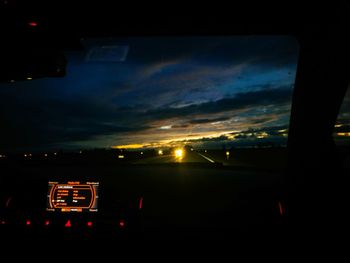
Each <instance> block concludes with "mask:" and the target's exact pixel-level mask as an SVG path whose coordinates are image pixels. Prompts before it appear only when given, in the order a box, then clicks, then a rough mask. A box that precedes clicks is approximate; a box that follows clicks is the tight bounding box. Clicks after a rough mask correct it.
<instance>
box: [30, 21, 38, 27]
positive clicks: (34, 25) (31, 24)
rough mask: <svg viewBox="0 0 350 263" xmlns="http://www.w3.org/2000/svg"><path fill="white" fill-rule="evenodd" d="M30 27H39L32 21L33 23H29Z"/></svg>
mask: <svg viewBox="0 0 350 263" xmlns="http://www.w3.org/2000/svg"><path fill="white" fill-rule="evenodd" d="M28 25H29V26H31V27H36V26H38V23H37V22H34V21H32V22H29V23H28Z"/></svg>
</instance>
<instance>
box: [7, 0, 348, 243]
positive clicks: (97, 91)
mask: <svg viewBox="0 0 350 263" xmlns="http://www.w3.org/2000/svg"><path fill="white" fill-rule="evenodd" d="M103 2H104V1H101V2H100V3H98V4H97V3H95V4H94V5H93V4H88V3H85V4H84V5H82V6H81V5H80V6H79V5H78V4H73V3H68V2H65V1H57V2H55V3H39V2H36V1H26V2H25V3H22V2H20V1H14V0H13V1H12V0H7V1H3V0H1V1H0V6H1V9H0V21H1V23H0V24H1V26H0V30H1V31H0V34H1V43H0V46H1V49H0V137H1V138H0V189H1V190H0V238H1V239H2V240H9V239H15V240H41V241H47V240H100V241H104V240H108V241H110V240H114V241H124V240H132V241H136V240H218V239H219V240H230V241H234V240H241V239H242V238H247V239H250V238H252V237H257V238H262V239H264V237H266V236H270V237H271V236H272V237H275V238H276V239H277V240H281V239H283V238H290V237H292V236H299V237H300V236H302V237H312V238H322V237H324V236H325V234H331V235H332V234H333V235H336V234H339V233H344V222H346V218H347V216H346V214H347V212H346V207H347V202H346V200H347V190H346V187H347V182H348V175H349V174H350V173H349V165H348V162H349V153H350V148H349V147H350V144H349V143H350V100H349V93H347V89H348V86H349V77H350V72H349V65H348V64H349V60H350V49H349V47H350V42H349V32H350V30H349V25H348V24H347V23H346V15H347V13H349V11H350V6H349V5H348V4H347V3H345V2H344V3H342V4H339V5H335V4H334V6H323V5H322V4H319V6H317V7H315V6H313V7H306V6H304V5H301V4H300V5H299V4H295V5H294V6H288V7H287V8H283V7H281V6H275V7H274V8H272V7H271V6H270V5H268V4H266V3H264V4H259V5H256V6H253V7H249V6H244V5H243V4H242V5H234V6H233V7H231V8H228V6H226V7H225V6H220V7H219V5H217V6H216V7H212V6H206V5H205V4H203V7H202V8H201V9H199V8H190V7H185V6H182V5H180V4H178V5H176V6H171V5H170V6H169V7H167V8H165V9H164V10H163V9H158V8H157V9H153V8H152V7H151V6H148V9H143V7H142V6H141V5H140V6H138V8H139V9H138V10H137V11H136V10H135V8H136V7H135V6H132V4H126V3H123V4H120V3H119V4H118V5H117V6H116V7H113V6H112V4H107V3H103ZM140 10H144V11H143V12H141V13H139V11H140ZM275 10H277V11H275ZM256 21H257V22H256Z"/></svg>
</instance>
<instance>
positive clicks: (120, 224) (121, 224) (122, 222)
mask: <svg viewBox="0 0 350 263" xmlns="http://www.w3.org/2000/svg"><path fill="white" fill-rule="evenodd" d="M119 226H120V228H123V227H124V226H125V222H124V220H120V221H119Z"/></svg>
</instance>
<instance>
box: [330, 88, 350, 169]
mask: <svg viewBox="0 0 350 263" xmlns="http://www.w3.org/2000/svg"><path fill="white" fill-rule="evenodd" d="M333 137H334V141H335V143H336V145H337V148H338V151H339V153H340V155H341V157H342V158H343V160H344V166H345V168H347V169H350V88H348V90H347V92H346V95H345V97H344V101H343V104H342V106H341V108H340V111H339V115H338V119H337V122H336V124H335V126H334V134H333Z"/></svg>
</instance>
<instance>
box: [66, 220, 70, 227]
mask: <svg viewBox="0 0 350 263" xmlns="http://www.w3.org/2000/svg"><path fill="white" fill-rule="evenodd" d="M64 226H65V227H72V224H71V223H70V220H68V221H67V223H66V224H65V225H64Z"/></svg>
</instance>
